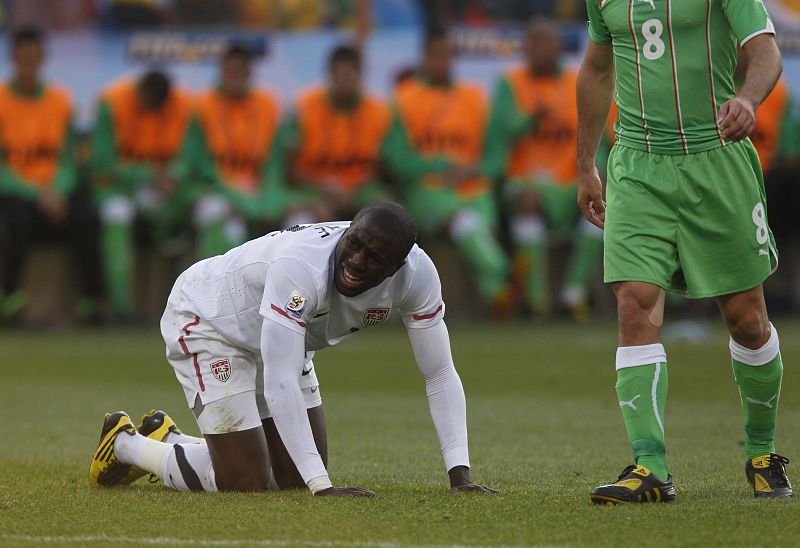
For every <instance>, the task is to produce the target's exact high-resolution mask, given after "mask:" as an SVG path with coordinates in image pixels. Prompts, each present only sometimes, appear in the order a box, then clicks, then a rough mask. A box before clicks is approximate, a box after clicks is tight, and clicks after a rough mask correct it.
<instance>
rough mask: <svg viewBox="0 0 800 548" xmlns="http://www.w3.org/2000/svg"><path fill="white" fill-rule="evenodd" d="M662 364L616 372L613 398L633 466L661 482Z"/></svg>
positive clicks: (664, 465) (664, 367)
mask: <svg viewBox="0 0 800 548" xmlns="http://www.w3.org/2000/svg"><path fill="white" fill-rule="evenodd" d="M667 385H668V380H667V364H666V362H659V363H651V364H648V365H639V366H636V367H625V368H624V369H618V370H617V386H616V388H617V398H619V406H620V409H621V410H622V418H623V419H624V420H625V428H626V429H627V431H628V441H629V442H630V444H631V450H632V451H633V457H634V460H635V461H636V464H638V465H639V466H646V467H647V468H649V469H650V471H651V472H653V474H655V475H656V476H658V477H659V478H660V479H662V480H666V479H667V477H668V476H669V472H668V471H667V462H666V446H665V442H664V404H665V403H666V400H667Z"/></svg>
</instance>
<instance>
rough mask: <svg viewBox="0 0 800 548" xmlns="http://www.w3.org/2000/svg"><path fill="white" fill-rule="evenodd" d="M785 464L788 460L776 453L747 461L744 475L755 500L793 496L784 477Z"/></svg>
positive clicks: (790, 485) (789, 484) (790, 486)
mask: <svg viewBox="0 0 800 548" xmlns="http://www.w3.org/2000/svg"><path fill="white" fill-rule="evenodd" d="M786 464H789V459H787V458H786V457H782V456H781V455H778V454H777V453H770V454H768V455H761V456H760V457H753V458H752V459H747V461H746V462H745V464H744V473H745V474H747V483H749V484H750V486H751V487H752V488H753V494H755V496H756V498H773V499H780V498H786V497H791V496H792V495H793V494H794V491H793V490H792V484H791V483H789V478H787V477H786V466H785V465H786Z"/></svg>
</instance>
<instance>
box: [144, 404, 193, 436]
mask: <svg viewBox="0 0 800 548" xmlns="http://www.w3.org/2000/svg"><path fill="white" fill-rule="evenodd" d="M136 430H137V431H138V432H139V433H140V434H141V435H143V436H147V437H148V438H150V439H151V440H156V441H164V440H165V439H166V438H167V434H169V433H170V432H171V433H173V434H181V433H182V432H181V431H180V430H178V426H177V425H176V424H175V421H174V420H172V418H170V416H169V415H167V414H166V413H165V412H164V411H159V410H156V409H151V410H149V411H148V412H147V414H145V415H142V424H140V425H139V426H138V427H137V428H136Z"/></svg>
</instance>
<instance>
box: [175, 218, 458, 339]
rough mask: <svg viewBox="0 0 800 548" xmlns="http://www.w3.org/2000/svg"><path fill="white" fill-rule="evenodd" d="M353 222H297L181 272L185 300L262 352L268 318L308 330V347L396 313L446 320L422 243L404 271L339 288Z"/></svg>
mask: <svg viewBox="0 0 800 548" xmlns="http://www.w3.org/2000/svg"><path fill="white" fill-rule="evenodd" d="M349 226H350V223H349V222H337V223H322V224H316V225H303V226H299V227H293V228H289V229H286V230H282V231H278V232H272V233H270V234H267V235H265V236H262V237H261V238H257V239H255V240H252V241H250V242H247V243H245V244H244V245H241V246H239V247H237V248H235V249H232V250H230V251H229V252H227V253H226V254H225V255H220V256H217V257H211V258H209V259H206V260H204V261H200V262H199V263H197V264H195V265H193V266H192V267H190V268H189V269H188V270H187V271H186V272H185V273H184V274H183V276H182V278H183V280H182V284H181V289H180V291H181V305H180V306H181V308H182V309H184V310H187V311H189V312H193V313H194V314H196V315H197V316H199V317H200V318H202V320H203V321H204V322H206V323H208V324H209V325H211V326H212V327H213V328H214V330H215V331H216V332H217V333H219V334H220V335H222V336H223V337H225V338H226V339H227V340H228V341H230V343H231V344H233V345H234V346H239V347H242V348H246V349H248V350H251V351H252V352H256V353H258V352H260V341H261V325H262V322H263V320H264V319H268V320H270V321H274V322H278V323H280V324H282V325H284V326H286V327H288V328H290V329H292V330H293V331H296V332H299V333H303V334H304V335H305V339H306V350H307V351H315V350H319V349H321V348H325V347H328V346H332V345H334V344H336V343H338V342H339V341H341V340H342V339H343V338H344V337H346V336H347V335H350V334H352V333H355V332H357V331H359V330H362V329H365V328H368V327H371V326H373V325H377V324H380V323H382V322H384V321H385V320H387V319H388V318H389V317H390V316H392V315H393V314H399V315H400V317H401V318H402V320H403V323H404V324H405V325H406V327H407V328H424V327H430V326H431V325H433V324H435V323H437V322H439V321H441V319H442V317H443V316H444V304H443V302H442V295H441V284H440V282H439V276H438V274H437V272H436V267H434V265H433V262H432V261H431V260H430V258H429V257H428V255H427V254H426V253H425V252H424V251H423V250H422V249H420V248H419V247H418V246H417V245H414V247H413V248H412V249H411V251H410V252H409V254H408V257H406V261H405V264H404V265H403V266H402V267H401V268H400V270H399V271H398V272H397V273H395V274H394V275H393V276H391V277H389V278H387V279H385V280H384V281H383V282H382V283H381V284H380V285H378V286H377V287H373V288H372V289H370V290H368V291H366V292H364V293H362V294H361V295H358V296H356V297H345V296H343V295H341V294H340V293H339V292H338V291H336V288H335V287H334V285H333V257H334V251H335V249H336V244H337V243H338V242H339V240H340V238H341V237H342V234H344V232H345V230H346V229H347V228H348V227H349Z"/></svg>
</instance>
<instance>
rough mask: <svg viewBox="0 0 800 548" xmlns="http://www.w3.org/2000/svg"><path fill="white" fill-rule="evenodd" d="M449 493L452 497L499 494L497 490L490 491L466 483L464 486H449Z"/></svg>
mask: <svg viewBox="0 0 800 548" xmlns="http://www.w3.org/2000/svg"><path fill="white" fill-rule="evenodd" d="M450 492H451V493H453V494H454V495H456V494H458V493H491V494H494V493H499V492H500V491H499V490H497V489H492V488H491V487H486V486H484V485H478V484H477V483H466V484H464V485H452V486H450Z"/></svg>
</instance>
